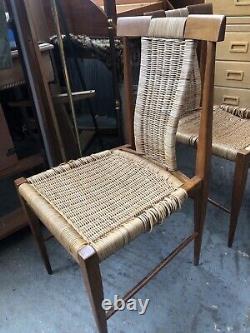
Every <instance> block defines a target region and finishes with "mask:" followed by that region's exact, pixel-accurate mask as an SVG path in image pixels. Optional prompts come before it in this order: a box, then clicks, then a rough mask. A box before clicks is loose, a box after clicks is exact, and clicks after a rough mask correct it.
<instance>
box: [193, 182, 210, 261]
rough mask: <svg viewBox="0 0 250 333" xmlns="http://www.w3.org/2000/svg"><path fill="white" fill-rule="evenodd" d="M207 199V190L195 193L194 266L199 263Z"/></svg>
mask: <svg viewBox="0 0 250 333" xmlns="http://www.w3.org/2000/svg"><path fill="white" fill-rule="evenodd" d="M207 198H208V193H207V190H205V191H204V187H203V188H202V189H201V191H199V192H197V194H196V195H195V197H194V232H195V233H196V238H195V240H194V265H195V266H198V265H199V262H200V254H201V244H202V236H203V229H204V224H205V218H206V210H207Z"/></svg>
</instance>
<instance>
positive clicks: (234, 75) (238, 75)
mask: <svg viewBox="0 0 250 333" xmlns="http://www.w3.org/2000/svg"><path fill="white" fill-rule="evenodd" d="M243 78H244V72H243V71H226V79H227V80H233V81H243Z"/></svg>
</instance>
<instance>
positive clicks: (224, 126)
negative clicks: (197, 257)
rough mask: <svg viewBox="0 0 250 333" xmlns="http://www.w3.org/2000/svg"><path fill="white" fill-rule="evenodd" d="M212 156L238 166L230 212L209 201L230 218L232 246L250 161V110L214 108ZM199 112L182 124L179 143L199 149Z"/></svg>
mask: <svg viewBox="0 0 250 333" xmlns="http://www.w3.org/2000/svg"><path fill="white" fill-rule="evenodd" d="M213 113H214V115H213V145H212V153H213V154H214V155H216V156H219V157H221V158H223V159H226V160H229V161H233V162H234V163H235V171H234V179H233V189H232V199H231V209H228V208H226V207H224V206H223V205H221V204H220V203H218V202H216V201H214V200H213V199H211V198H209V199H208V201H209V202H210V203H212V204H213V205H215V206H216V207H218V208H220V209H222V210H223V211H224V212H226V213H228V214H229V215H230V226H229V233H228V246H229V247H232V245H233V241H234V236H235V231H236V227H237V223H238V217H239V213H240V208H241V205H242V201H243V196H244V191H245V186H246V181H247V173H248V168H249V162H250V135H249V133H250V109H247V108H239V107H234V106H229V105H220V106H215V107H214V112H213ZM199 119H200V113H199V112H192V113H190V114H189V115H186V116H185V117H183V118H182V119H181V120H180V122H179V127H178V131H177V140H178V141H179V142H181V143H183V144H188V145H192V146H197V144H198V140H199V137H198V131H199Z"/></svg>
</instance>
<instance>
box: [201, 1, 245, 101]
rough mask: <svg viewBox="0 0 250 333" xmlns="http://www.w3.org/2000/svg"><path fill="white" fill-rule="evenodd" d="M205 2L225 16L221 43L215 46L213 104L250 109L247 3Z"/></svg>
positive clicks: (216, 12) (215, 11)
mask: <svg viewBox="0 0 250 333" xmlns="http://www.w3.org/2000/svg"><path fill="white" fill-rule="evenodd" d="M206 2H207V3H213V9H214V13H215V14H224V15H227V27H226V35H225V41H224V42H223V43H218V45H217V53H216V67H215V92H214V100H215V104H221V103H223V104H228V105H233V106H239V107H250V0H207V1H206ZM241 15H242V16H241Z"/></svg>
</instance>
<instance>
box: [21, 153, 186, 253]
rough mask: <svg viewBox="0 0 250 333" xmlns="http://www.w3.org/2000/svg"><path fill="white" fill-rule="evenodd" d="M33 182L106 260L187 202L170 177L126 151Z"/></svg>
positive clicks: (61, 169)
mask: <svg viewBox="0 0 250 333" xmlns="http://www.w3.org/2000/svg"><path fill="white" fill-rule="evenodd" d="M28 181H29V183H30V184H32V186H33V187H34V189H35V190H36V191H37V192H38V193H39V194H40V195H41V196H42V197H43V198H44V199H45V200H46V201H47V202H48V203H49V204H50V206H52V207H53V208H54V210H56V211H57V212H58V213H59V214H60V215H61V216H62V217H63V218H64V219H65V220H66V221H67V222H68V223H69V224H70V225H71V226H72V227H73V228H74V229H75V230H76V231H77V234H79V235H81V237H82V238H83V240H84V241H85V243H86V244H91V245H92V246H93V247H94V248H95V249H96V251H97V253H98V255H99V257H100V259H104V258H105V257H107V256H108V255H110V254H111V253H114V252H115V251H116V250H117V249H119V248H121V247H123V246H124V245H125V244H127V243H128V242H129V241H130V240H132V239H134V238H135V237H136V236H138V235H139V234H141V233H143V232H145V231H150V230H151V229H152V228H153V227H154V226H155V225H156V224H159V223H161V222H162V221H163V220H164V218H165V217H167V216H168V215H170V214H171V213H172V212H174V211H176V210H177V209H178V208H180V206H181V203H182V202H183V200H185V199H186V197H187V193H186V191H185V190H184V189H182V188H181V185H182V183H181V182H180V181H179V180H178V179H177V178H175V177H174V176H172V175H171V174H170V173H169V172H167V171H165V170H163V169H162V168H160V167H157V166H156V165H153V163H150V162H148V161H147V160H142V158H139V157H137V156H135V155H132V154H129V153H126V152H121V151H105V152H102V153H98V154H94V155H91V156H88V157H85V158H81V159H79V160H76V161H70V162H68V163H66V164H63V165H60V166H58V167H56V168H53V169H50V170H48V171H45V172H43V173H41V174H38V175H36V176H33V177H30V178H29V179H28ZM48 227H49V226H48ZM52 229H53V231H54V233H56V228H53V227H52ZM73 236H74V235H73ZM74 238H75V236H74V237H72V242H74ZM78 238H79V237H78ZM69 241H71V240H70V239H69ZM67 248H70V245H68V246H67Z"/></svg>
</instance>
